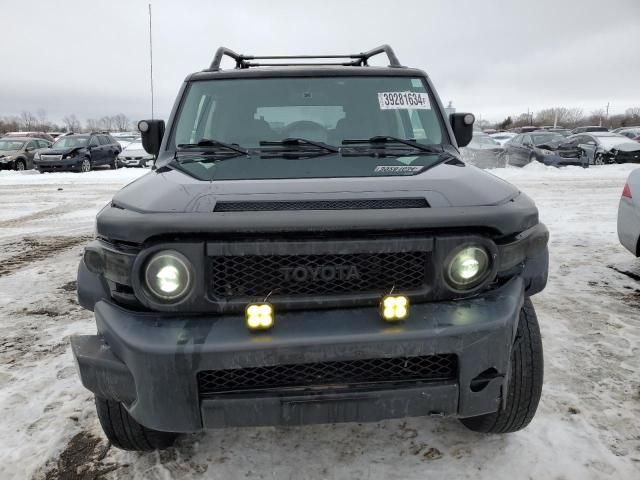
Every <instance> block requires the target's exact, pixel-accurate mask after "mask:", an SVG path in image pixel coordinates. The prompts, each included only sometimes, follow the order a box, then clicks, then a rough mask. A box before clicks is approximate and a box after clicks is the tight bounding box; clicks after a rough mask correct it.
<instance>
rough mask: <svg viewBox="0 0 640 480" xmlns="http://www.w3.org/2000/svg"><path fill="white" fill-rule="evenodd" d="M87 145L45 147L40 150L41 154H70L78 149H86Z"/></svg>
mask: <svg viewBox="0 0 640 480" xmlns="http://www.w3.org/2000/svg"><path fill="white" fill-rule="evenodd" d="M84 148H85V147H70V148H43V149H40V150H38V152H39V153H40V155H69V154H70V153H73V152H75V151H78V150H84Z"/></svg>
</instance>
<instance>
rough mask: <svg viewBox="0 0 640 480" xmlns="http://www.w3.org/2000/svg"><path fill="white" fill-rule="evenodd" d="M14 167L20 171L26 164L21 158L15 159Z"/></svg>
mask: <svg viewBox="0 0 640 480" xmlns="http://www.w3.org/2000/svg"><path fill="white" fill-rule="evenodd" d="M14 167H15V169H16V170H17V171H19V172H22V171H24V170H25V169H26V165H25V163H24V161H23V160H16V163H15V166H14Z"/></svg>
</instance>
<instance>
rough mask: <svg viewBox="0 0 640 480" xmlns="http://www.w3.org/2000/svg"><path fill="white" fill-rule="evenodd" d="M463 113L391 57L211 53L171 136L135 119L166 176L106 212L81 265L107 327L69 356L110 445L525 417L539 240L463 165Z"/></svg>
mask: <svg viewBox="0 0 640 480" xmlns="http://www.w3.org/2000/svg"><path fill="white" fill-rule="evenodd" d="M378 54H386V56H387V57H388V59H389V63H390V65H389V66H388V67H384V68H383V67H374V66H370V65H369V60H370V58H371V57H373V56H375V55H378ZM227 57H229V58H231V59H232V60H233V61H235V68H232V69H225V70H222V69H221V68H220V64H221V61H222V60H223V59H224V58H227ZM305 59H317V60H315V61H316V62H319V63H315V64H309V63H308V62H307V63H304V62H306V60H305ZM301 60H302V62H301ZM274 61H275V62H274ZM283 62H287V63H283ZM473 122H474V117H473V115H471V114H464V113H457V114H452V115H450V116H449V117H446V116H445V113H444V109H443V107H442V104H441V102H440V100H439V98H438V96H437V94H436V91H435V89H434V87H433V85H432V83H431V81H430V79H429V77H428V76H427V75H426V74H425V73H424V72H423V71H421V70H417V69H411V68H406V67H403V66H402V65H400V63H399V62H398V59H397V57H396V56H395V54H394V53H393V51H392V50H391V48H390V47H389V46H386V45H385V46H382V47H379V48H376V49H374V50H371V51H369V52H366V53H361V54H353V55H329V56H304V57H280V56H266V57H257V56H245V55H239V54H236V53H235V52H233V51H231V50H229V49H226V48H220V49H218V51H217V52H216V54H215V57H214V60H213V62H212V64H211V66H210V68H208V69H206V70H204V71H202V72H198V73H194V74H192V75H190V76H188V77H187V78H186V80H185V82H184V84H183V85H182V89H181V91H180V93H179V95H178V99H177V102H176V104H175V107H174V109H173V111H172V113H171V116H170V118H169V121H168V124H167V127H166V132H165V124H164V122H163V121H161V120H148V121H142V122H140V123H139V129H140V131H141V132H142V140H143V144H144V147H145V149H146V150H147V152H149V153H150V154H153V155H157V162H156V165H155V168H154V170H153V171H150V172H149V173H148V174H146V175H144V176H142V177H141V178H139V179H138V180H136V181H134V182H133V183H131V184H130V185H128V186H126V187H125V188H123V189H122V190H121V191H120V192H118V193H117V194H116V195H115V196H114V197H113V201H112V202H110V203H109V204H108V205H107V206H105V207H104V208H103V209H102V211H100V213H99V214H98V216H97V239H96V240H95V241H93V242H92V243H91V244H90V245H88V246H87V247H86V249H85V253H84V256H83V259H82V261H81V263H80V267H79V271H78V298H79V301H80V303H81V305H82V306H84V307H85V308H87V309H89V310H92V311H93V312H95V318H96V323H97V334H96V335H83V336H75V337H73V338H72V348H73V354H74V356H75V359H76V362H77V365H78V369H79V374H80V377H81V379H82V383H83V384H84V386H85V387H86V388H88V389H89V390H90V391H92V392H93V393H94V394H95V399H96V406H97V411H98V417H99V420H100V422H101V424H102V427H103V429H104V431H105V433H106V435H107V437H108V438H109V440H110V441H111V442H112V443H113V445H115V446H117V447H119V448H123V449H132V450H149V449H158V448H164V447H167V446H169V445H171V443H172V442H173V440H174V439H175V437H176V436H177V434H179V433H186V432H196V431H199V430H202V429H208V428H222V427H230V426H264V425H300V424H311V423H332V422H368V421H378V420H382V419H387V418H398V417H410V416H426V415H437V416H442V415H454V416H456V417H458V418H460V419H461V421H462V423H463V424H464V425H466V426H467V427H469V428H470V429H472V430H475V431H480V432H496V433H504V432H513V431H516V430H519V429H521V428H523V427H525V426H526V425H527V424H528V423H529V422H530V421H531V419H532V417H533V415H534V413H535V411H536V408H537V405H538V401H539V398H540V392H541V387H542V375H543V361H542V344H541V340H540V331H539V328H538V323H537V319H536V315H535V312H534V309H533V305H532V304H531V301H530V300H529V297H530V296H531V295H534V294H535V293H538V292H540V291H541V290H542V289H543V288H544V287H545V284H546V280H547V270H548V251H547V240H548V232H547V229H546V228H545V227H544V225H543V224H541V223H540V222H539V220H538V211H537V209H536V206H535V205H534V203H533V201H532V200H531V199H530V198H529V197H527V196H526V195H525V194H524V193H522V192H520V191H519V190H518V189H517V188H515V187H513V186H512V185H510V184H509V183H507V182H505V181H503V180H501V179H499V178H497V177H495V176H493V175H491V174H489V173H485V172H483V171H481V170H479V169H477V168H475V167H472V166H467V165H465V164H464V163H463V162H462V161H461V160H460V153H459V148H460V147H462V146H464V145H466V144H467V143H469V141H470V139H471V136H472V129H473Z"/></svg>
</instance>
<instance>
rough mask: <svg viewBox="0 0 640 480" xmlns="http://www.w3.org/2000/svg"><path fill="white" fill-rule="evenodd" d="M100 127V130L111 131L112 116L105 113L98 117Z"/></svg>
mask: <svg viewBox="0 0 640 480" xmlns="http://www.w3.org/2000/svg"><path fill="white" fill-rule="evenodd" d="M100 128H101V129H102V130H107V131H109V132H110V131H111V130H113V117H110V116H108V115H105V116H104V117H102V118H101V119H100Z"/></svg>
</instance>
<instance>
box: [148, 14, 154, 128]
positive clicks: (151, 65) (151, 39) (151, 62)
mask: <svg viewBox="0 0 640 480" xmlns="http://www.w3.org/2000/svg"><path fill="white" fill-rule="evenodd" d="M149 67H150V70H151V120H153V118H154V115H153V38H152V36H151V4H149Z"/></svg>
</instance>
